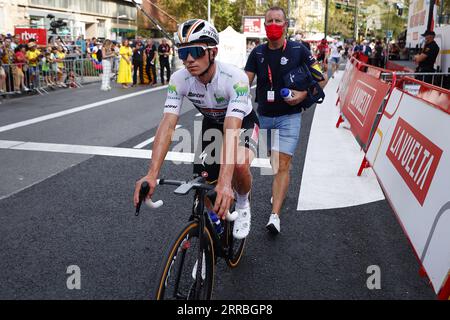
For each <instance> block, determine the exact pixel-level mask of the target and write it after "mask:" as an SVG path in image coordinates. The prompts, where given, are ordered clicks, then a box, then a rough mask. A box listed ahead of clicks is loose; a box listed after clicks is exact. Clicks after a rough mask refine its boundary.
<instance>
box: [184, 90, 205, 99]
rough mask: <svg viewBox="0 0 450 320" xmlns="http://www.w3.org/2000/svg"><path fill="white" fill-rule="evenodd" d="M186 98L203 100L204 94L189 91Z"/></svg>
mask: <svg viewBox="0 0 450 320" xmlns="http://www.w3.org/2000/svg"><path fill="white" fill-rule="evenodd" d="M187 96H188V97H195V98H204V97H205V95H204V94H201V93H196V92H191V91H189V93H188V95H187Z"/></svg>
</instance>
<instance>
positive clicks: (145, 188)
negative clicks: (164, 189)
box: [136, 177, 238, 222]
mask: <svg viewBox="0 0 450 320" xmlns="http://www.w3.org/2000/svg"><path fill="white" fill-rule="evenodd" d="M204 181H205V179H204V178H202V177H197V178H195V179H193V180H191V181H180V180H167V179H158V180H156V183H157V184H158V185H163V184H168V185H174V186H178V188H177V189H175V191H174V192H175V193H176V194H180V195H186V194H188V193H189V191H191V189H202V190H207V191H208V192H207V194H206V196H207V197H208V198H209V200H210V201H211V203H214V202H215V200H216V195H217V194H216V192H215V191H214V188H215V186H214V185H211V184H206V183H204ZM149 191H150V186H149V185H148V183H147V182H143V183H142V184H141V189H140V190H139V202H138V204H137V205H136V216H138V215H139V210H140V208H141V204H142V202H145V204H146V205H147V206H148V207H149V208H151V209H157V208H159V207H161V206H162V205H163V204H164V202H163V201H162V200H158V201H155V202H153V201H152V200H151V199H146V200H144V199H145V198H146V197H147V194H148V193H149ZM237 216H238V213H237V211H234V212H232V213H230V211H228V212H227V214H226V216H225V219H226V220H227V221H230V222H231V221H234V220H236V219H237Z"/></svg>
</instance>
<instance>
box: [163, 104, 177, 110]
mask: <svg viewBox="0 0 450 320" xmlns="http://www.w3.org/2000/svg"><path fill="white" fill-rule="evenodd" d="M164 108H167V109H176V108H178V106H175V105H173V104H166V105H165V106H164Z"/></svg>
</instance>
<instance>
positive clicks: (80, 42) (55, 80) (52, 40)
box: [0, 34, 173, 94]
mask: <svg viewBox="0 0 450 320" xmlns="http://www.w3.org/2000/svg"><path fill="white" fill-rule="evenodd" d="M105 43H107V44H108V45H107V51H108V53H107V54H108V55H107V56H106V58H105V61H104V62H103V57H104V56H105V48H104V44H105ZM121 47H126V48H130V50H131V51H130V56H129V57H127V56H126V55H125V54H123V53H121V51H123V52H124V51H127V52H128V50H124V48H122V49H121ZM172 55H173V49H172V47H171V45H170V43H169V42H168V41H167V40H165V39H163V40H160V41H155V40H153V39H143V38H142V37H137V38H136V39H133V40H130V41H129V40H127V39H124V41H123V42H121V43H119V42H116V41H110V40H108V39H106V40H100V39H97V38H95V37H94V38H91V39H84V38H83V37H78V38H77V39H68V38H64V36H50V37H49V38H48V39H47V45H39V44H38V43H37V41H36V39H28V40H27V41H26V42H24V41H21V39H20V36H19V35H11V34H7V35H4V34H0V94H5V93H9V94H20V93H24V92H29V91H35V90H39V89H40V88H58V87H59V88H63V87H76V81H75V78H76V75H78V76H80V75H81V74H80V73H83V74H82V75H83V76H94V77H97V78H98V77H100V76H102V73H103V74H104V72H103V68H104V65H107V66H108V70H107V76H108V79H109V80H111V79H114V78H117V80H119V73H121V74H122V73H126V74H127V76H126V78H125V79H122V82H120V81H117V82H119V83H121V84H123V87H125V88H127V87H130V86H132V85H137V84H138V80H137V79H138V78H139V84H150V85H156V84H157V83H158V81H157V80H158V79H157V73H156V68H157V65H160V69H161V73H160V80H161V83H162V84H165V83H167V82H168V81H169V79H170V74H171V64H170V61H171V59H170V58H171V57H172ZM74 60H78V61H79V60H83V64H84V65H83V71H82V72H80V70H78V69H80V67H75V64H74V63H71V61H74ZM121 61H122V62H124V63H121ZM77 66H79V64H77ZM120 66H122V67H120ZM128 68H129V70H128ZM76 69H77V70H76ZM120 69H122V70H120ZM131 70H134V76H133V77H131V76H130V77H128V73H131ZM138 75H139V77H138ZM106 89H111V87H110V85H109V82H108V83H107V84H106V85H104V84H103V85H102V90H106Z"/></svg>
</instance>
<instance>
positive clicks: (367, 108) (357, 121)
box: [341, 68, 391, 151]
mask: <svg viewBox="0 0 450 320" xmlns="http://www.w3.org/2000/svg"><path fill="white" fill-rule="evenodd" d="M353 73H354V74H353V77H352V79H351V81H350V82H349V83H348V86H349V88H348V89H347V92H346V95H345V100H344V101H343V103H342V113H343V114H344V116H345V117H346V118H347V120H348V121H349V123H350V125H351V131H352V133H353V135H354V136H355V138H356V140H357V141H358V143H359V145H360V146H361V148H363V150H364V151H366V150H367V147H368V144H369V142H370V134H371V131H372V129H373V126H374V124H375V120H376V116H377V112H378V111H379V110H380V108H381V107H382V106H383V103H384V100H385V98H386V96H387V94H388V93H389V89H390V87H391V85H390V84H389V83H386V82H383V81H381V80H380V79H377V78H375V77H373V76H372V75H369V74H367V73H365V72H362V71H359V70H356V68H355V69H354V71H353ZM341 102H342V101H341Z"/></svg>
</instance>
